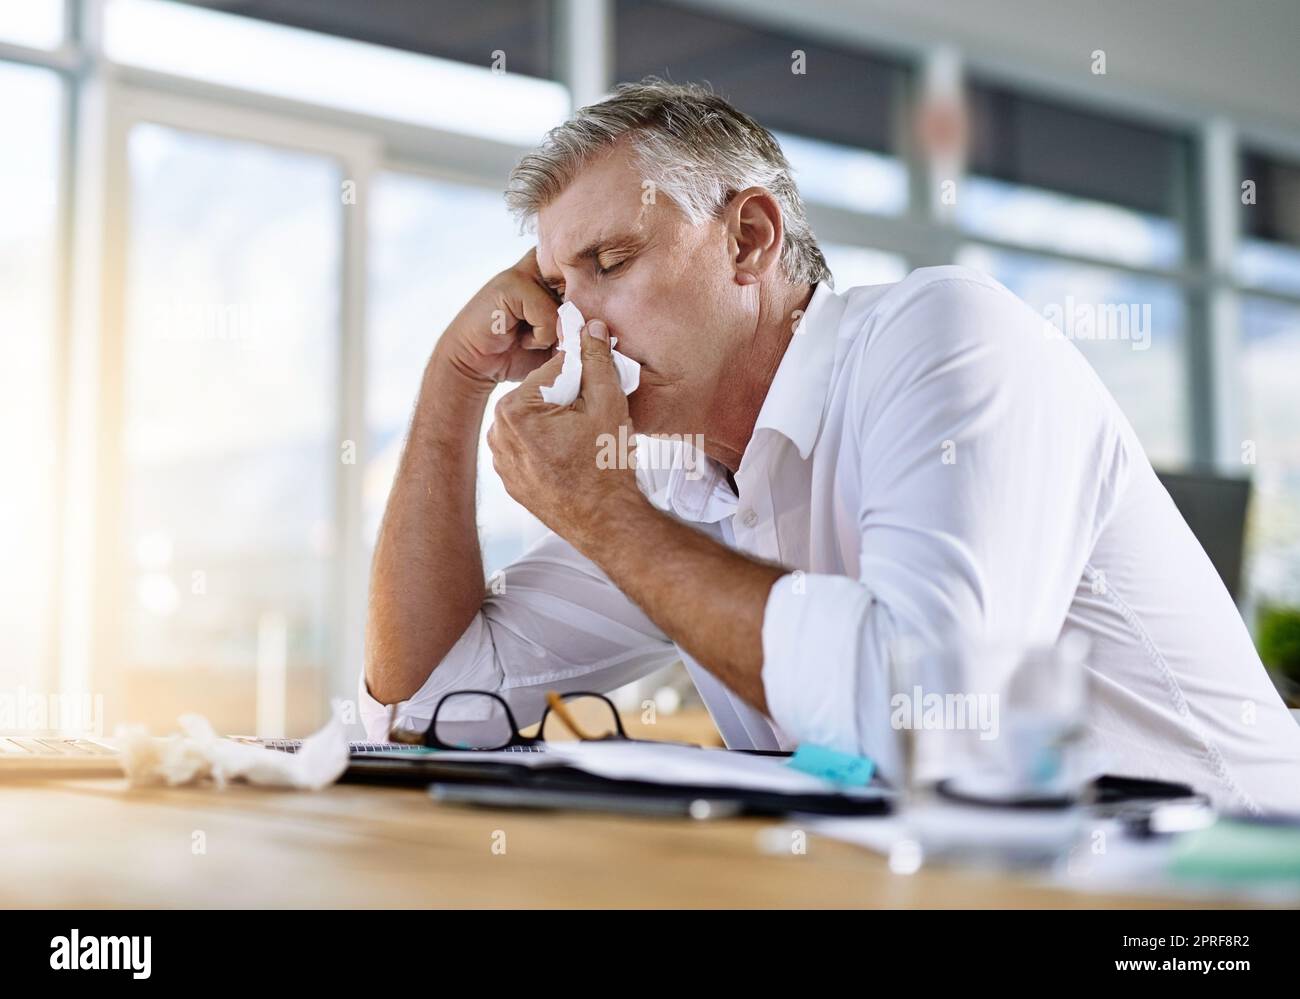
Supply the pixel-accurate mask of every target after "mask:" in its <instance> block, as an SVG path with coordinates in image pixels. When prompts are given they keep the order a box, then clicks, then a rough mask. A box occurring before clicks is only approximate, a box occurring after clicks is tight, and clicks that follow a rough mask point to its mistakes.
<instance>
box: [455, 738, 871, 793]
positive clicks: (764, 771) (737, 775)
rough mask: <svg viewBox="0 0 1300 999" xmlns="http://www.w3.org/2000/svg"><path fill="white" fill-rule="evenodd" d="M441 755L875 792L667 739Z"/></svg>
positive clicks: (791, 789)
mask: <svg viewBox="0 0 1300 999" xmlns="http://www.w3.org/2000/svg"><path fill="white" fill-rule="evenodd" d="M436 759H439V760H449V761H451V760H468V761H473V762H482V761H488V760H490V761H491V762H494V763H512V764H515V765H516V766H521V767H529V768H532V769H541V768H546V767H554V766H568V767H575V768H576V769H579V770H583V771H585V772H586V773H590V774H595V775H597V776H599V777H608V778H611V779H613V780H638V781H647V782H649V783H653V784H687V785H696V786H699V787H733V788H743V789H746V790H753V791H775V792H779V793H782V794H806V793H813V794H818V793H823V794H825V793H836V792H839V793H849V794H852V795H855V796H861V797H874V796H878V795H883V794H886V793H887V792H885V791H883V790H881V789H880V788H878V787H871V788H847V789H846V788H841V787H839V786H838V785H836V784H833V783H831V782H830V781H828V780H823V779H822V778H820V777H813V776H811V775H810V774H806V773H802V772H801V771H798V770H795V769H794V768H792V767H790V766H788V765H787V764H786V761H785V759H784V758H774V757H769V756H753V755H750V754H748V753H737V752H732V751H730V750H726V749H701V748H698V747H696V746H681V745H676V744H674V743H667V742H632V741H626V742H625V741H621V740H616V739H612V740H610V741H608V742H603V741H591V742H550V743H547V745H546V752H544V753H504V752H497V753H482V752H472V751H471V752H459V751H451V752H440V753H438V754H437V756H436Z"/></svg>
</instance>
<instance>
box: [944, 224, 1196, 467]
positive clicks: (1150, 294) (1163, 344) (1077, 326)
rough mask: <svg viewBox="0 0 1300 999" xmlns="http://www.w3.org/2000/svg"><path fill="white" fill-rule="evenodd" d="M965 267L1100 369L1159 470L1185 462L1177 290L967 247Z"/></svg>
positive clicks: (1182, 314)
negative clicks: (996, 285)
mask: <svg viewBox="0 0 1300 999" xmlns="http://www.w3.org/2000/svg"><path fill="white" fill-rule="evenodd" d="M959 262H960V263H963V264H966V265H967V266H970V267H975V268H977V269H979V270H982V271H984V272H986V273H989V274H992V275H993V276H994V277H996V278H997V279H998V280H999V281H1001V282H1002V283H1003V284H1004V285H1006V286H1007V287H1008V288H1010V289H1011V290H1012V291H1013V292H1015V293H1016V294H1017V295H1019V296H1020V297H1021V298H1023V299H1024V300H1025V301H1026V302H1028V303H1029V304H1030V305H1031V306H1033V307H1034V308H1035V309H1037V310H1038V311H1039V312H1041V313H1042V314H1043V317H1044V320H1045V321H1051V322H1053V323H1055V324H1056V325H1057V326H1058V327H1060V329H1061V331H1062V332H1063V333H1064V334H1065V335H1066V337H1067V338H1068V339H1069V340H1071V341H1072V342H1073V343H1074V344H1075V346H1077V347H1078V348H1079V350H1080V351H1081V352H1082V353H1083V356H1084V357H1085V358H1087V359H1088V361H1089V363H1090V364H1092V366H1093V368H1095V369H1096V371H1097V374H1098V375H1099V376H1100V377H1101V380H1102V382H1103V383H1104V384H1105V385H1106V387H1107V388H1108V389H1109V390H1110V393H1111V394H1112V395H1113V396H1114V397H1115V399H1116V401H1117V402H1118V403H1119V405H1120V408H1121V409H1122V410H1123V411H1124V414H1125V415H1126V416H1127V417H1128V419H1129V422H1130V423H1131V424H1132V425H1133V429H1134V430H1136V431H1137V435H1138V439H1139V440H1141V442H1142V446H1143V447H1144V448H1145V449H1146V452H1147V457H1149V458H1150V459H1151V461H1152V463H1153V464H1155V465H1157V466H1163V467H1172V468H1177V467H1179V466H1181V465H1183V464H1185V463H1186V461H1187V458H1188V433H1187V426H1188V412H1187V406H1188V403H1187V369H1186V351H1185V338H1184V330H1185V326H1186V307H1185V305H1184V302H1183V298H1182V295H1181V294H1180V293H1179V290H1178V288H1177V286H1176V285H1173V284H1171V283H1169V282H1165V281H1158V280H1154V279H1151V278H1143V277H1138V276H1136V275H1131V274H1127V273H1125V272H1123V271H1115V270H1108V269H1105V268H1100V267H1087V266H1083V265H1080V264H1068V263H1061V262H1057V261H1053V260H1048V259H1044V258H1041V257H1034V256H1031V255H1029V254H1022V253H1007V252H1000V251H994V250H988V249H985V248H983V247H968V248H966V249H965V250H963V251H962V253H961V254H960V257H959Z"/></svg>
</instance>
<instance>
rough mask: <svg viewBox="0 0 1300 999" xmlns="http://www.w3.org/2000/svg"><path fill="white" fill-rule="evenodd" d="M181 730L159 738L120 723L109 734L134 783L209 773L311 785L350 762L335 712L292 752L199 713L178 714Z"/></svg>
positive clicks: (189, 779)
mask: <svg viewBox="0 0 1300 999" xmlns="http://www.w3.org/2000/svg"><path fill="white" fill-rule="evenodd" d="M179 724H180V727H181V733H182V734H180V735H171V736H167V737H166V738H159V737H156V736H151V735H149V734H148V733H147V732H146V731H145V730H144V729H143V728H140V727H135V728H123V729H119V730H118V732H117V736H116V738H115V739H114V740H113V741H114V742H115V743H116V745H117V748H118V750H119V752H120V754H121V756H120V759H121V763H122V769H123V770H124V771H126V776H127V778H128V779H129V780H130V781H131V783H132V784H170V785H173V786H174V785H177V784H191V783H195V782H197V781H200V780H203V779H204V778H208V777H210V778H211V779H212V780H213V781H215V782H216V784H217V786H218V787H225V785H226V783H227V782H229V781H231V780H234V779H235V778H237V777H242V778H243V779H244V780H246V781H248V783H250V784H259V785H262V786H263V787H293V788H301V789H307V790H312V791H319V790H320V789H321V788H323V787H326V786H328V785H330V784H333V783H334V782H335V781H336V780H338V779H339V777H340V776H342V774H343V771H344V770H346V769H347V765H348V738H347V733H346V731H345V730H344V728H343V721H342V719H341V718H340V717H339V711H338V708H337V707H335V709H334V714H333V717H331V718H330V720H329V722H328V723H326V725H325V727H324V728H322V729H321V730H320V731H319V732H317V733H316V734H315V735H311V736H308V737H307V738H306V739H304V740H303V742H302V745H301V746H299V747H298V751H297V752H296V753H286V752H282V751H281V750H278V749H267V748H266V747H264V746H257V745H253V744H251V743H243V742H236V741H234V740H233V739H223V738H221V737H220V736H218V735H217V733H216V732H215V731H214V730H213V728H212V724H211V723H210V722H209V721H208V720H207V719H206V718H204V717H203V716H202V715H181V717H180V719H179Z"/></svg>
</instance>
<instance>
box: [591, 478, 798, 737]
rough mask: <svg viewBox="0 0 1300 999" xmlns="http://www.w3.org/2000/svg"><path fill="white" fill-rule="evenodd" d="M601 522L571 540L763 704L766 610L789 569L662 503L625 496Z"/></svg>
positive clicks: (669, 630) (671, 631)
mask: <svg viewBox="0 0 1300 999" xmlns="http://www.w3.org/2000/svg"><path fill="white" fill-rule="evenodd" d="M604 514H605V515H604V516H602V518H601V520H600V523H598V524H591V525H587V526H584V527H582V528H580V529H578V530H576V531H575V532H574V536H573V537H570V538H569V539H568V540H569V541H570V542H571V543H572V544H573V545H574V546H575V547H576V548H577V549H578V550H579V551H581V552H582V553H583V554H584V555H586V556H587V557H588V558H589V559H591V560H592V561H593V562H595V563H596V564H597V565H598V566H600V568H601V569H603V570H604V571H605V573H606V575H608V576H609V577H610V579H611V580H612V581H613V582H614V584H615V585H616V586H618V587H619V589H621V590H622V591H623V593H624V594H626V595H627V596H628V598H630V599H631V600H632V601H633V602H635V603H636V604H637V605H638V606H640V607H641V609H642V610H643V611H645V613H646V614H647V615H648V616H649V617H650V619H651V620H653V621H654V622H655V624H657V625H658V626H659V627H660V628H662V629H663V631H664V632H665V634H667V635H668V636H669V637H670V638H671V639H673V641H675V642H676V643H677V644H678V645H679V646H681V647H682V648H683V649H685V650H686V652H688V653H690V655H691V656H693V657H694V658H695V659H696V660H698V661H699V662H700V664H701V665H703V666H704V667H706V668H707V669H708V670H709V671H710V672H712V673H713V674H714V675H715V676H716V677H717V678H718V679H719V680H721V681H722V682H723V683H725V684H726V685H727V686H728V687H730V688H731V690H733V691H734V692H735V693H736V694H737V695H739V696H740V697H741V698H743V699H744V700H745V701H747V702H748V703H750V704H752V705H753V706H754V707H756V708H758V709H759V710H760V711H762V712H764V713H767V699H766V696H765V694H764V691H763V678H762V673H763V613H764V609H765V607H766V605H767V598H768V593H769V592H770V591H771V589H772V584H773V583H775V582H776V581H777V580H778V579H780V578H781V577H782V576H784V575H785V574H786V570H784V569H782V568H780V567H779V566H774V565H770V564H766V563H763V562H758V561H755V560H753V559H751V558H748V557H746V556H745V555H742V554H740V553H739V552H736V551H733V550H732V549H730V548H727V547H726V546H725V545H722V544H719V543H718V542H716V541H714V540H713V539H711V538H709V537H706V536H705V535H703V534H701V533H700V532H699V531H697V530H695V529H693V528H691V527H689V526H687V525H686V524H683V523H681V522H680V521H677V520H675V519H673V518H672V517H669V516H668V515H667V514H664V513H662V512H660V511H659V510H656V509H655V508H654V507H653V506H651V505H650V503H649V502H648V501H647V500H645V499H644V497H642V496H641V495H640V494H639V493H638V494H637V495H635V496H632V495H626V496H621V497H620V498H619V499H618V500H617V501H616V502H615V503H613V504H612V505H611V507H610V508H609V509H608V510H606V511H604Z"/></svg>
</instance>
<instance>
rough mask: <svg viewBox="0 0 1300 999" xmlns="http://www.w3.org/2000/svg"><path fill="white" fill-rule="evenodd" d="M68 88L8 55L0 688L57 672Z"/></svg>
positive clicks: (0, 308) (0, 117)
mask: <svg viewBox="0 0 1300 999" xmlns="http://www.w3.org/2000/svg"><path fill="white" fill-rule="evenodd" d="M61 92H62V88H61V85H60V82H59V79H58V77H56V76H55V75H54V74H53V73H50V72H47V71H46V70H43V69H35V68H29V67H25V66H13V65H6V64H4V63H0V94H3V95H4V100H3V101H0V134H3V135H4V141H5V152H4V155H3V156H0V190H4V191H5V192H7V193H8V195H9V197H7V198H6V199H5V207H4V222H3V224H0V331H3V336H4V347H5V349H4V363H3V364H0V423H2V424H3V426H4V427H6V428H7V429H6V432H5V435H4V436H5V461H4V465H5V474H4V488H3V489H0V551H3V552H4V553H5V554H4V559H3V562H0V690H3V689H8V688H13V687H17V686H23V685H25V686H30V687H32V688H34V689H44V688H45V687H46V686H47V685H48V684H49V683H51V682H52V680H53V675H52V670H51V668H50V667H51V661H50V653H51V650H52V647H51V643H50V638H51V634H52V632H51V627H52V625H51V618H50V598H51V596H52V594H51V588H52V586H53V584H54V579H55V575H54V567H55V565H56V552H57V549H56V546H55V544H54V541H55V530H56V525H57V512H58V510H57V503H58V498H57V486H56V483H57V476H56V470H57V468H58V459H59V450H60V441H59V440H58V435H57V427H58V418H57V410H56V408H55V406H56V384H57V375H56V372H57V368H58V353H57V345H58V342H59V337H58V335H57V317H56V303H57V295H56V281H57V261H56V245H57V232H58V226H57V217H58V216H57V210H58V198H57V192H58V189H59V184H58V178H59V121H60V113H59V105H60V100H61Z"/></svg>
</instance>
